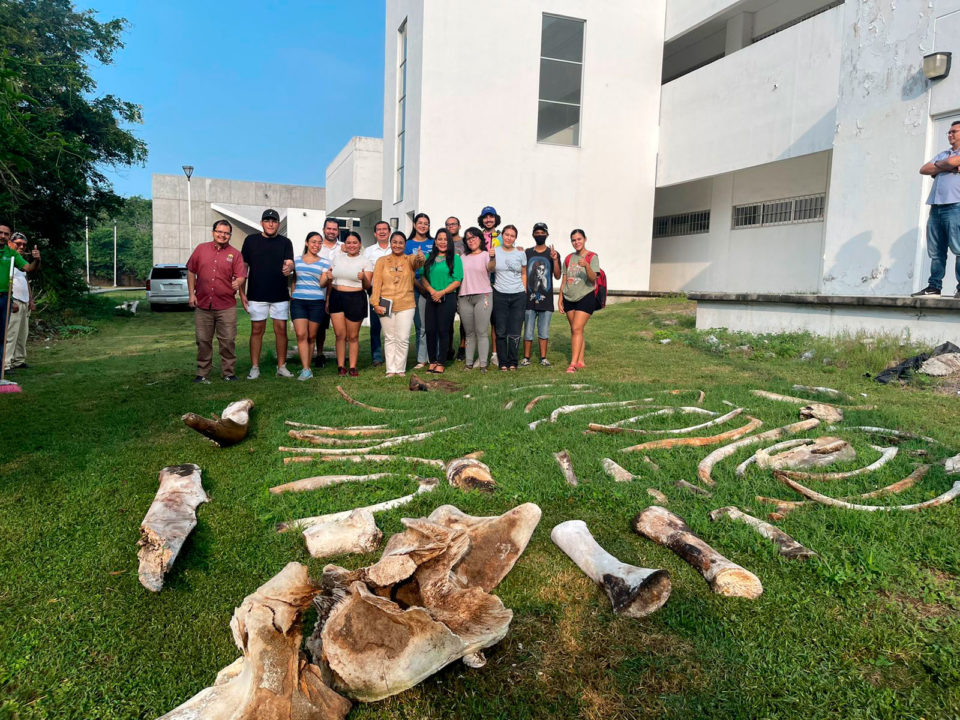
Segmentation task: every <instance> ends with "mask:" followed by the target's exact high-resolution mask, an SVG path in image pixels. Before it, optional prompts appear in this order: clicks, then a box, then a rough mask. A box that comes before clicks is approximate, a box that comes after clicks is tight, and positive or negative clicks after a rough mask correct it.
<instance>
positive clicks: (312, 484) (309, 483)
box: [270, 473, 396, 495]
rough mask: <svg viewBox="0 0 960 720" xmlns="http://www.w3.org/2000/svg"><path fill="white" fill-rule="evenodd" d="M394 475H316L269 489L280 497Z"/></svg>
mask: <svg viewBox="0 0 960 720" xmlns="http://www.w3.org/2000/svg"><path fill="white" fill-rule="evenodd" d="M394 475H396V473H372V474H370V475H317V476H316V477H308V478H303V479H302V480H294V481H293V482H288V483H284V484H283V485H275V486H274V487H272V488H270V493H271V494H272V495H280V494H281V493H285V492H305V491H307V490H319V489H320V488H325V487H330V486H332V485H339V484H340V483H348V482H367V481H368V480H381V479H382V478H385V477H393V476H394Z"/></svg>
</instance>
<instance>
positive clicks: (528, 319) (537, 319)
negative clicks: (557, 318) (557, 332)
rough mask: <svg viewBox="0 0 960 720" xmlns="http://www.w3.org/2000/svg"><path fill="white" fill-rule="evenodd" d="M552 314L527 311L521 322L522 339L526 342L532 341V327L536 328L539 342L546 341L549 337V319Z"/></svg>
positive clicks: (541, 311)
mask: <svg viewBox="0 0 960 720" xmlns="http://www.w3.org/2000/svg"><path fill="white" fill-rule="evenodd" d="M551 317H553V312H552V311H550V310H540V311H537V310H527V312H526V315H524V320H523V339H524V340H526V341H527V342H531V341H532V340H533V326H534V324H536V326H537V337H538V338H540V339H541V340H547V339H549V337H550V318H551Z"/></svg>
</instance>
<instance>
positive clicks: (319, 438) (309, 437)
mask: <svg viewBox="0 0 960 720" xmlns="http://www.w3.org/2000/svg"><path fill="white" fill-rule="evenodd" d="M287 435H289V436H290V437H291V438H293V439H294V440H303V441H305V442H308V443H310V444H311V445H322V446H323V445H342V446H347V447H356V446H358V445H363V444H364V443H369V442H370V438H369V437H352V438H337V437H324V436H323V435H317V434H315V432H309V431H304V430H288V431H287Z"/></svg>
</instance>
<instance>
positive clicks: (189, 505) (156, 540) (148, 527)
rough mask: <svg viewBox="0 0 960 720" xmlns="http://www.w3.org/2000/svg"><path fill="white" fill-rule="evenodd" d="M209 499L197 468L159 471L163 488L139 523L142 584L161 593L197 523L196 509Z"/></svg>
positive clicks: (186, 467) (139, 555)
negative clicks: (167, 576) (168, 574)
mask: <svg viewBox="0 0 960 720" xmlns="http://www.w3.org/2000/svg"><path fill="white" fill-rule="evenodd" d="M209 501H210V498H209V497H208V496H207V493H206V492H204V489H203V485H202V484H201V482H200V468H199V466H197V465H193V464H188V465H171V466H169V467H165V468H163V470H161V471H160V488H159V489H158V490H157V494H156V496H155V497H154V498H153V502H152V503H151V504H150V509H149V510H147V514H146V516H145V517H144V518H143V522H142V523H140V540H139V542H138V543H137V544H138V545H139V546H140V550H139V552H137V557H138V558H139V560H140V569H139V571H138V574H139V576H140V584H141V585H143V586H144V587H145V588H146V589H147V590H150V591H152V592H160V589H161V588H162V587H163V578H164V576H165V575H166V574H167V572H168V571H169V570H170V568H171V567H172V566H173V563H174V562H175V561H176V559H177V555H178V554H179V553H180V549H181V548H182V547H183V543H184V541H185V540H186V539H187V536H188V535H189V534H190V532H191V531H192V530H193V528H194V527H195V526H196V524H197V508H198V507H199V506H200V505H202V504H203V503H205V502H209Z"/></svg>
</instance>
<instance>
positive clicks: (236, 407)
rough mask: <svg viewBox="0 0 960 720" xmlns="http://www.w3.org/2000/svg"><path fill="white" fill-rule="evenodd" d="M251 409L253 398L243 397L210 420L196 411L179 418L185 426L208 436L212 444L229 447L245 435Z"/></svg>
mask: <svg viewBox="0 0 960 720" xmlns="http://www.w3.org/2000/svg"><path fill="white" fill-rule="evenodd" d="M251 409H253V400H249V399H243V400H237V401H236V402H232V403H230V404H229V405H227V407H226V408H224V410H223V414H222V415H221V416H220V417H217V416H216V415H214V416H213V419H212V420H211V419H209V418H205V417H201V416H200V415H197V414H196V413H187V414H186V415H184V416H183V417H181V418H180V419H181V420H183V422H184V424H186V425H187V427H190V428H193V429H194V430H196V431H197V432H198V433H200V434H201V435H203V436H204V437H208V438H210V439H211V440H212V441H213V443H214V445H217V446H218V447H229V446H231V445H236V444H237V443H238V442H240V441H241V440H243V439H244V438H245V437H246V436H247V429H248V426H249V424H250V410H251Z"/></svg>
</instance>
